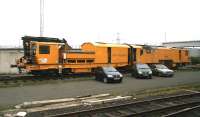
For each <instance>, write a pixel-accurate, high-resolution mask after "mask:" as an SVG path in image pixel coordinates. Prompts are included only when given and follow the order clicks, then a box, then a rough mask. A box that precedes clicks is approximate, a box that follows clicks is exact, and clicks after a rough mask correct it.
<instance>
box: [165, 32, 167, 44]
mask: <svg viewBox="0 0 200 117" xmlns="http://www.w3.org/2000/svg"><path fill="white" fill-rule="evenodd" d="M165 42H167V33H166V32H165Z"/></svg>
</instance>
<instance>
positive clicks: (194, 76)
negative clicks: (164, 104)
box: [0, 71, 200, 108]
mask: <svg viewBox="0 0 200 117" xmlns="http://www.w3.org/2000/svg"><path fill="white" fill-rule="evenodd" d="M190 83H200V71H188V72H176V73H175V76H174V77H172V78H165V77H153V78H152V79H148V80H147V79H136V78H134V77H125V78H124V79H123V82H122V83H119V84H118V83H109V84H105V83H102V82H99V81H95V80H81V81H69V82H62V81H61V82H60V83H55V84H42V85H29V86H21V87H9V88H0V107H1V108H2V107H7V106H11V105H16V104H20V103H22V102H25V101H36V100H47V99H58V98H66V97H76V96H84V95H93V94H100V93H111V94H119V95H120V94H122V95H126V94H131V93H133V92H135V91H140V90H144V89H153V88H161V87H170V86H176V85H181V84H190Z"/></svg>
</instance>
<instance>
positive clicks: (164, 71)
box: [151, 64, 174, 77]
mask: <svg viewBox="0 0 200 117" xmlns="http://www.w3.org/2000/svg"><path fill="white" fill-rule="evenodd" d="M151 68H152V71H153V75H157V76H163V77H165V76H166V77H172V76H173V75H174V71H173V70H171V69H169V68H168V67H167V66H165V65H162V64H155V65H152V66H151Z"/></svg>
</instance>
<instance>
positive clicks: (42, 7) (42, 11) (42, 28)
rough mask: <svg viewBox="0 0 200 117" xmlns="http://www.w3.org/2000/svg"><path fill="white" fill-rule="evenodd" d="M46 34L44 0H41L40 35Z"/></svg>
mask: <svg viewBox="0 0 200 117" xmlns="http://www.w3.org/2000/svg"><path fill="white" fill-rule="evenodd" d="M43 34H44V0H40V37H43Z"/></svg>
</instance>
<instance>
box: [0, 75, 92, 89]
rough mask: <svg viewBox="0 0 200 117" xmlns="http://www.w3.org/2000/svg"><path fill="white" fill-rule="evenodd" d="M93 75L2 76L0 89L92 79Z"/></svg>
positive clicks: (0, 76)
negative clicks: (47, 82)
mask: <svg viewBox="0 0 200 117" xmlns="http://www.w3.org/2000/svg"><path fill="white" fill-rule="evenodd" d="M91 77H92V75H88V74H87V75H81V76H80V75H63V76H62V77H60V76H33V75H28V74H26V75H0V87H4V86H10V85H11V86H15V85H23V84H26V83H27V84H28V83H38V82H45V81H49V80H53V81H56V80H69V81H70V80H77V79H88V78H90V79H91Z"/></svg>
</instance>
